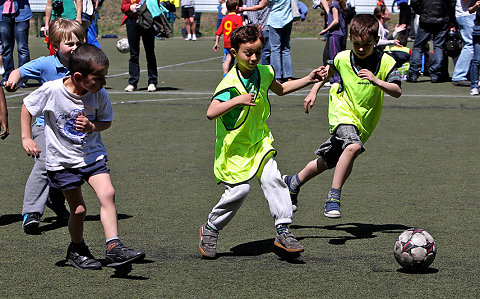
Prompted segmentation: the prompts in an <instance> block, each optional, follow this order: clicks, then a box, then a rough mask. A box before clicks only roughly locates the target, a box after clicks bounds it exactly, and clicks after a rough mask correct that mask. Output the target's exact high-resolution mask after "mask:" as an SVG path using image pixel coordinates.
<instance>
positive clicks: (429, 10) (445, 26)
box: [407, 0, 456, 83]
mask: <svg viewBox="0 0 480 299" xmlns="http://www.w3.org/2000/svg"><path fill="white" fill-rule="evenodd" d="M455 4H456V0H428V1H427V0H412V1H411V6H412V9H413V10H414V11H415V13H416V14H418V15H419V16H420V17H419V25H418V29H417V33H416V34H415V43H414V44H413V49H412V56H411V59H410V70H409V74H408V77H407V81H408V82H417V81H418V77H419V75H420V69H421V67H422V50H423V49H424V48H425V46H426V45H427V43H428V42H429V40H430V38H433V57H432V62H431V64H430V67H429V73H430V80H431V81H432V83H438V82H442V77H443V76H444V75H445V74H442V62H443V58H444V53H443V51H444V50H443V47H444V44H445V37H446V35H447V33H448V30H449V29H450V28H451V27H452V26H451V25H452V23H453V22H454V21H455Z"/></svg>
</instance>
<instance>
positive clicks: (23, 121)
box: [20, 104, 42, 158]
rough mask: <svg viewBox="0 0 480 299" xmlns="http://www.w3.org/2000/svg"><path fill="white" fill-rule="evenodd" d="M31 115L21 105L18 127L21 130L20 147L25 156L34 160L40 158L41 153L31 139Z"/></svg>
mask: <svg viewBox="0 0 480 299" xmlns="http://www.w3.org/2000/svg"><path fill="white" fill-rule="evenodd" d="M31 125H32V115H31V114H30V112H29V111H28V109H27V107H25V105H24V104H22V111H21V112H20V127H21V130H22V146H23V149H24V150H25V151H26V152H27V155H29V156H32V157H34V158H38V157H40V153H41V152H42V151H41V150H40V148H39V147H38V145H37V143H36V142H35V141H33V139H32V127H31Z"/></svg>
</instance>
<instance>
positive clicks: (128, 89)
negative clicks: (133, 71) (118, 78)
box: [125, 84, 135, 92]
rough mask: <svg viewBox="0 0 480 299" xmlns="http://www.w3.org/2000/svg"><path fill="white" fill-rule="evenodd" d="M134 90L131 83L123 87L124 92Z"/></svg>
mask: <svg viewBox="0 0 480 299" xmlns="http://www.w3.org/2000/svg"><path fill="white" fill-rule="evenodd" d="M134 90H135V87H133V85H131V84H128V85H127V87H125V91H126V92H131V91H134Z"/></svg>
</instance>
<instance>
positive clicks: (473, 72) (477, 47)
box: [470, 26, 480, 88]
mask: <svg viewBox="0 0 480 299" xmlns="http://www.w3.org/2000/svg"><path fill="white" fill-rule="evenodd" d="M472 36H473V59H472V63H471V64H470V88H478V69H479V68H478V65H479V64H480V26H473V35H472Z"/></svg>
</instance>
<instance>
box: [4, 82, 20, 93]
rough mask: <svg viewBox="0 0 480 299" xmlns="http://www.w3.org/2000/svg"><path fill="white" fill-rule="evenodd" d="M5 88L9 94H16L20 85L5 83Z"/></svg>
mask: <svg viewBox="0 0 480 299" xmlns="http://www.w3.org/2000/svg"><path fill="white" fill-rule="evenodd" d="M3 86H5V90H6V91H8V92H15V91H17V89H18V85H17V83H15V82H12V81H5V82H3Z"/></svg>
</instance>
